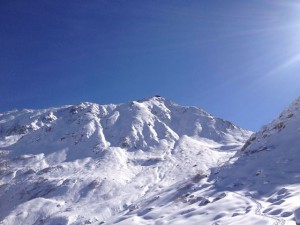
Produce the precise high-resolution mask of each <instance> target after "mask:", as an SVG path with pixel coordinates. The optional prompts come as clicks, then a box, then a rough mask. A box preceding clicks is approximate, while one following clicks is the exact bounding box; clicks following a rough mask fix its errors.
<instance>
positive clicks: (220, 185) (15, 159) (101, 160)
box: [0, 97, 300, 225]
mask: <svg viewBox="0 0 300 225" xmlns="http://www.w3.org/2000/svg"><path fill="white" fill-rule="evenodd" d="M299 128H300V98H299V99H297V100H296V101H295V102H294V103H292V105H291V106H290V107H289V108H287V109H286V110H285V111H284V112H283V113H282V114H281V115H280V117H279V118H278V119H276V120H274V121H273V122H272V123H271V124H270V125H267V126H265V127H263V128H262V130H261V131H259V132H258V133H256V134H253V133H252V132H250V131H247V130H244V129H242V128H239V127H238V126H236V125H234V124H232V123H230V122H228V121H225V120H222V119H219V118H216V117H214V116H213V115H211V114H209V113H207V112H205V111H204V110H202V109H199V108H196V107H184V106H180V105H178V104H176V103H174V102H172V101H169V100H165V99H164V98H161V97H152V98H148V99H143V100H139V101H133V102H130V103H126V104H119V105H113V104H111V105H98V104H94V103H81V104H78V105H73V106H63V107H59V108H50V109H45V110H22V111H18V110H15V111H9V112H5V113H0V154H1V155H0V156H1V158H0V178H1V180H0V221H1V222H0V224H3V225H10V224H35V225H38V224H49V225H50V224H51V225H52V224H57V225H58V224H61V225H64V224H74V225H75V224H130V225H131V224H157V225H159V224H215V225H217V224H245V225H246V224H274V225H275V224H278V225H279V224H295V214H296V217H297V216H299V217H300V213H298V214H297V209H298V208H299V207H300V203H299V196H300V195H299V194H300V155H299V151H300V149H299V148H300V132H299ZM295 211H296V213H294V212H295ZM298 211H299V210H298Z"/></svg>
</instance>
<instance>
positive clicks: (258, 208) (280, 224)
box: [232, 192, 285, 225]
mask: <svg viewBox="0 0 300 225" xmlns="http://www.w3.org/2000/svg"><path fill="white" fill-rule="evenodd" d="M232 193H233V194H236V195H239V196H241V197H243V198H246V199H247V200H248V201H249V202H252V203H254V204H255V205H256V209H255V215H258V216H262V217H265V218H268V219H272V220H274V223H273V224H272V225H284V224H285V220H284V219H282V218H279V217H276V216H271V215H268V214H265V213H263V212H262V208H263V207H262V205H261V204H260V203H259V202H258V201H257V200H256V199H254V198H252V197H251V196H245V195H242V194H240V193H237V192H232Z"/></svg>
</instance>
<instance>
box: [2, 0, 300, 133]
mask: <svg viewBox="0 0 300 225" xmlns="http://www.w3.org/2000/svg"><path fill="white" fill-rule="evenodd" d="M299 90H300V2H299V1H289V0H286V1H281V0H280V1H279V0H278V1H276V0H268V1H267V0H251V1H244V0H226V1H224V0H212V1H211V0H209V1H199V0H195V1H192V0H185V1H182V0H180V1H179V0H164V1H161V0H159V1H158V0H151V1H144V0H136V1H130V0H98V1H94V0H89V1H86V0H82V1H77V0H64V1H58V0H57V1H50V0H48V1H47V0H40V1H32V0H26V1H24V0H14V1H1V2H0V96H1V97H0V111H6V110H10V109H14V108H18V109H22V108H47V107H51V106H59V105H63V104H74V103H78V102H82V101H89V102H96V103H100V104H105V103H121V102H128V101H131V100H136V99H140V98H143V97H148V96H152V95H156V94H158V95H161V96H163V97H165V98H167V99H171V100H173V101H175V102H178V103H179V104H182V105H195V106H199V107H201V108H203V109H205V110H206V111H208V112H210V113H212V114H214V115H216V116H218V117H221V118H224V119H227V120H230V121H232V122H234V123H236V124H238V125H240V126H241V127H244V128H248V129H251V130H257V129H259V128H260V127H261V125H263V124H265V123H267V122H269V121H270V120H272V119H273V118H274V117H275V116H277V115H278V113H279V112H280V111H281V110H282V109H283V108H284V107H285V106H286V105H288V104H289V103H290V102H291V101H292V100H293V99H294V98H296V97H297V96H299Z"/></svg>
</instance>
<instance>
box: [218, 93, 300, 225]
mask: <svg viewBox="0 0 300 225" xmlns="http://www.w3.org/2000/svg"><path fill="white" fill-rule="evenodd" d="M235 157H236V158H237V160H236V161H235V162H234V164H231V165H230V164H228V165H225V166H223V168H222V169H221V171H220V172H219V173H218V174H216V175H215V176H212V179H216V180H217V182H216V185H215V187H214V188H215V190H216V191H217V192H218V191H221V190H227V191H232V192H240V193H242V194H244V195H245V196H246V195H247V196H248V197H251V198H255V199H256V200H257V201H260V203H261V204H262V205H263V211H262V212H263V213H265V214H266V215H267V216H273V217H274V216H275V217H277V218H279V219H281V220H284V221H283V222H285V223H286V224H295V222H294V221H295V220H298V222H300V221H299V215H300V214H299V209H300V202H299V196H300V98H298V99H296V100H295V101H294V102H293V103H292V104H291V105H290V106H289V107H288V108H287V109H285V110H284V111H283V112H282V113H281V115H280V116H279V117H278V118H277V119H275V120H274V121H273V122H272V123H270V124H268V125H266V126H264V127H263V128H262V129H261V130H260V131H259V132H257V133H256V134H253V135H252V136H251V138H250V139H249V140H248V141H247V142H246V144H245V145H244V147H243V148H242V151H241V152H240V153H238V154H237V155H236V156H235ZM283 222H282V223H283Z"/></svg>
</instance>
